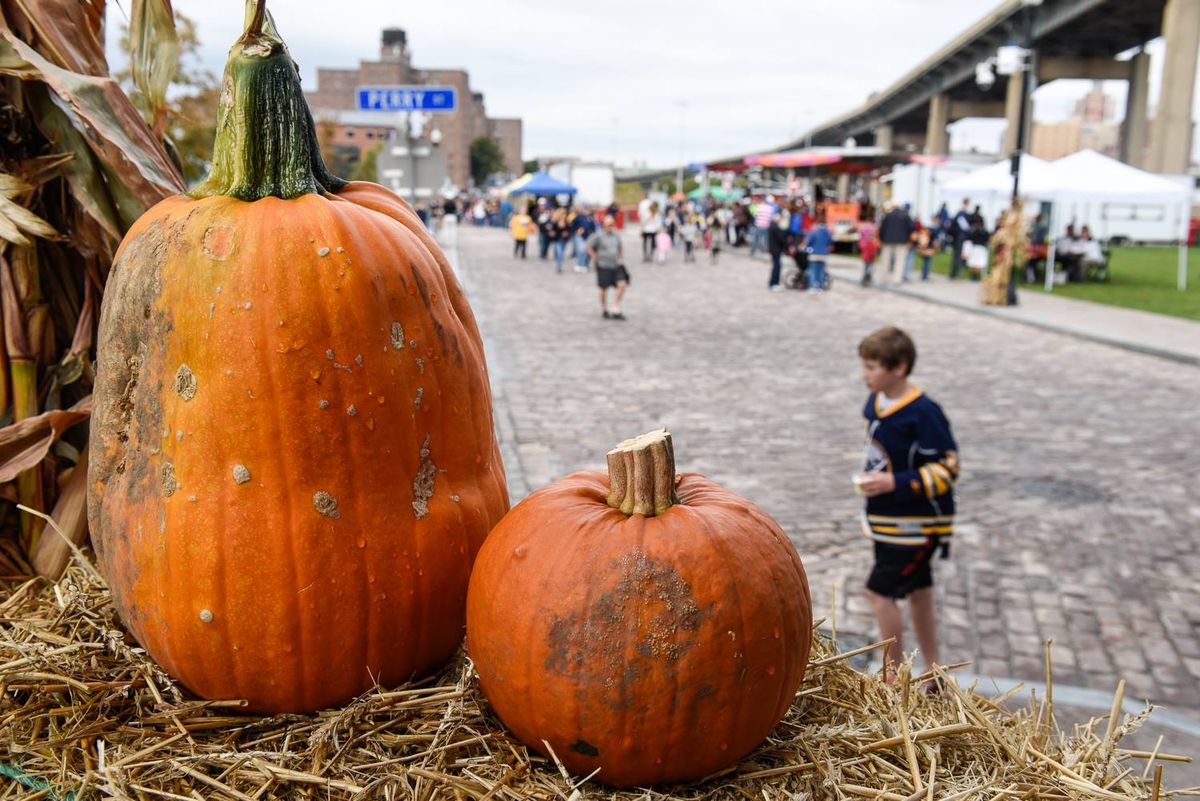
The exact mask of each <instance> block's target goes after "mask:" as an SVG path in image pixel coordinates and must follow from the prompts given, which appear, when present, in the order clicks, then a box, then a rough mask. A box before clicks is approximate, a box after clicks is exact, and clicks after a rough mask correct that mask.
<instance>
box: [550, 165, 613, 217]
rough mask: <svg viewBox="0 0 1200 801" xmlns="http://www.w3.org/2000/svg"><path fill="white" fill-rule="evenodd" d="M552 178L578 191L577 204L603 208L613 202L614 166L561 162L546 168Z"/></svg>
mask: <svg viewBox="0 0 1200 801" xmlns="http://www.w3.org/2000/svg"><path fill="white" fill-rule="evenodd" d="M546 172H548V173H550V176H551V177H552V178H557V179H558V180H560V181H565V182H567V183H569V184H570V185H571V186H573V187H575V188H576V189H578V190H579V191H578V193H577V194H576V195H575V204H576V205H579V206H592V207H603V206H607V205H608V204H610V203H612V202H613V197H614V194H613V190H614V180H615V179H614V177H613V166H612V165H611V164H608V163H605V162H599V161H560V162H558V163H555V164H551V165H550V166H549V167H547V168H546Z"/></svg>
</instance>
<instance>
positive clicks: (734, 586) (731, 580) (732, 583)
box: [672, 507, 747, 759]
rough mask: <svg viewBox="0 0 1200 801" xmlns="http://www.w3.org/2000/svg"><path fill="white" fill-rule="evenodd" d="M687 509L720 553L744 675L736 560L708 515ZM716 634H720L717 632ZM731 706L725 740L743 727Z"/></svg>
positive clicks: (743, 610) (743, 614)
mask: <svg viewBox="0 0 1200 801" xmlns="http://www.w3.org/2000/svg"><path fill="white" fill-rule="evenodd" d="M689 511H690V512H691V515H692V521H693V522H694V523H695V524H696V525H697V526H698V527H699V528H700V530H701V531H702V532H703V533H704V536H705V538H706V539H707V540H708V542H709V543H710V547H712V548H713V550H715V551H717V552H718V553H720V555H721V560H720V561H721V565H722V566H723V567H724V568H725V575H726V582H727V586H728V587H729V590H730V594H731V595H732V598H730V595H729V594H727V595H725V599H726V601H729V600H732V603H733V605H734V606H736V608H737V616H736V617H737V620H738V630H737V632H736V634H737V639H736V640H735V642H737V643H738V644H739V646H740V647H741V648H742V649H743V650H742V667H741V670H742V671H743V676H745V670H746V667H745V660H746V658H747V654H746V652H745V650H744V649H745V646H746V642H747V641H746V630H747V625H746V608H745V606H744V605H743V604H742V598H741V593H740V592H739V591H738V576H737V574H735V572H734V569H733V565H734V562H735V561H736V560H734V558H733V557H732V556H731V555H730V553H729V549H728V548H727V547H726V545H725V543H724V541H723V540H722V539H721V536H720V534H718V533H717V532H715V531H714V530H713V528H712V526H711V525H710V523H709V520H708V516H707V515H706V514H704V512H703V511H702V510H701V509H700V508H699V507H692V508H691V509H690V510H689ZM718 636H720V633H719V632H718ZM733 706H734V707H735V709H734V716H733V724H732V725H731V726H729V727H728V729H727V730H726V731H724V732H721V734H722V735H723V736H724V737H725V738H726V739H727V740H731V739H739V740H740V739H741V736H740V735H741V732H742V729H743V724H742V706H741V705H740V704H734V705H733ZM675 742H678V741H677V740H675V739H674V738H672V743H675ZM681 756H684V757H686V756H687V755H686V754H681ZM742 756H743V755H742V754H736V755H735V754H730V757H736V758H737V759H741V757H742Z"/></svg>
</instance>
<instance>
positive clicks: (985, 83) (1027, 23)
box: [975, 0, 1042, 306]
mask: <svg viewBox="0 0 1200 801" xmlns="http://www.w3.org/2000/svg"><path fill="white" fill-rule="evenodd" d="M1041 4H1042V0H1021V11H1020V14H1021V36H1020V38H1021V44H1019V45H1005V46H1004V47H1001V48H1000V49H998V50H997V51H996V55H995V56H993V57H992V58H989V59H988V60H987V61H984V62H982V63H980V64H978V65H977V66H976V67H975V82H976V83H977V84H978V85H979V87H980V88H981V89H984V90H987V89H990V88H991V87H992V85H993V83H995V78H994V77H993V75H992V70H993V69H995V71H996V72H997V73H998V74H1000V75H1006V76H1010V77H1011V76H1016V78H1017V80H1019V81H1020V82H1021V92H1020V95H1021V100H1020V108H1019V109H1018V110H1017V131H1016V134H1017V135H1016V136H1015V137H1013V150H1012V154H1011V155H1010V159H1011V166H1010V171H1011V173H1012V179H1013V186H1012V213H1014V214H1019V213H1020V211H1019V209H1020V208H1021V199H1020V195H1021V156H1022V154H1023V153H1024V152H1025V128H1026V114H1027V107H1028V106H1029V95H1030V93H1031V86H1030V84H1031V83H1032V81H1031V80H1030V77H1031V73H1032V72H1033V69H1034V65H1035V61H1036V56H1037V54H1036V52H1035V51H1034V49H1033V14H1034V11H1033V10H1034V8H1036V7H1038V6H1040V5H1041ZM1011 258H1012V269H1011V272H1010V274H1009V276H1008V286H1007V288H1006V296H1005V302H1006V303H1007V305H1009V306H1016V305H1017V263H1016V254H1013V255H1012V257H1011Z"/></svg>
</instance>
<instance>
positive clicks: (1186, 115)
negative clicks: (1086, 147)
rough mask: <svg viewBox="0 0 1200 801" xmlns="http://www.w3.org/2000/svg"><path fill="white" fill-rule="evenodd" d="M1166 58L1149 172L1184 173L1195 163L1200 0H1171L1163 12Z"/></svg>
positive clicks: (1152, 134)
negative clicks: (1193, 125) (1193, 119)
mask: <svg viewBox="0 0 1200 801" xmlns="http://www.w3.org/2000/svg"><path fill="white" fill-rule="evenodd" d="M1162 28H1163V38H1165V39H1166V40H1167V52H1166V56H1165V58H1164V59H1163V74H1162V86H1161V89H1160V91H1159V93H1158V113H1157V114H1156V115H1155V117H1154V129H1153V131H1151V140H1150V157H1149V159H1148V163H1147V164H1146V167H1147V169H1150V170H1153V171H1154V172H1166V173H1184V172H1187V171H1188V167H1189V166H1190V164H1191V160H1192V97H1193V94H1194V92H1195V88H1196V51H1197V49H1200V0H1168V2H1167V7H1166V8H1165V9H1164V10H1163V24H1162Z"/></svg>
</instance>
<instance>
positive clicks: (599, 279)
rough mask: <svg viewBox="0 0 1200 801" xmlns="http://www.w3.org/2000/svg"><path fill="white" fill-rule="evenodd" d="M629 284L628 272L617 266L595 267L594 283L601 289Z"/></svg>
mask: <svg viewBox="0 0 1200 801" xmlns="http://www.w3.org/2000/svg"><path fill="white" fill-rule="evenodd" d="M622 282H624V283H626V284H628V283H629V271H628V270H626V269H625V268H624V267H622V266H620V265H618V266H616V267H597V268H596V283H597V284H598V285H599V286H600V288H601V289H608V288H609V287H612V286H616V285H617V284H619V283H622Z"/></svg>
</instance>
